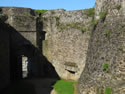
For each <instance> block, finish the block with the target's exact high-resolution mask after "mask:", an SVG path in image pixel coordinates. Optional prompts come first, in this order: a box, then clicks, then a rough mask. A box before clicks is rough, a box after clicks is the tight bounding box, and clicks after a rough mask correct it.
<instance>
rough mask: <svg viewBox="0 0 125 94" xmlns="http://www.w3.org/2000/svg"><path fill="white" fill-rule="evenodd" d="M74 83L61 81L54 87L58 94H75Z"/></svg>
mask: <svg viewBox="0 0 125 94" xmlns="http://www.w3.org/2000/svg"><path fill="white" fill-rule="evenodd" d="M73 84H75V82H74V81H65V80H59V81H57V82H56V84H55V85H54V86H53V87H54V89H55V90H56V92H57V94H74V87H73Z"/></svg>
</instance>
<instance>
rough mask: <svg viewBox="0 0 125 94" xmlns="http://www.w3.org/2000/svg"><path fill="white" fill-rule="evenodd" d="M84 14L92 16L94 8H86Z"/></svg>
mask: <svg viewBox="0 0 125 94" xmlns="http://www.w3.org/2000/svg"><path fill="white" fill-rule="evenodd" d="M86 14H87V15H88V16H89V17H94V15H95V9H94V8H90V9H87V10H86Z"/></svg>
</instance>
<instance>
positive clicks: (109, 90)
mask: <svg viewBox="0 0 125 94" xmlns="http://www.w3.org/2000/svg"><path fill="white" fill-rule="evenodd" d="M104 94H112V88H109V87H106V89H105V93H104Z"/></svg>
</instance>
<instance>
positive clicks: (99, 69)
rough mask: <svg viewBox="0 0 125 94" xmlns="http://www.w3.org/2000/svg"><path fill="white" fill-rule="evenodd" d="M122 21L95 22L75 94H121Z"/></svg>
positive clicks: (124, 77)
mask: <svg viewBox="0 0 125 94" xmlns="http://www.w3.org/2000/svg"><path fill="white" fill-rule="evenodd" d="M124 25H125V17H123V16H122V17H119V16H113V17H108V18H107V19H106V20H105V22H104V23H103V22H99V24H98V25H97V27H96V30H95V31H93V33H92V37H91V41H90V44H89V49H88V55H87V61H86V66H85V69H84V71H83V73H82V75H81V77H80V80H79V86H78V89H79V94H104V92H106V89H107V88H110V89H111V92H112V93H111V94H125V52H124V48H125V37H124V36H125V32H124V30H125V27H124Z"/></svg>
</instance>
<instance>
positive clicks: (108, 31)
mask: <svg viewBox="0 0 125 94" xmlns="http://www.w3.org/2000/svg"><path fill="white" fill-rule="evenodd" d="M110 34H111V30H105V36H106V37H107V38H109V37H110Z"/></svg>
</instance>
